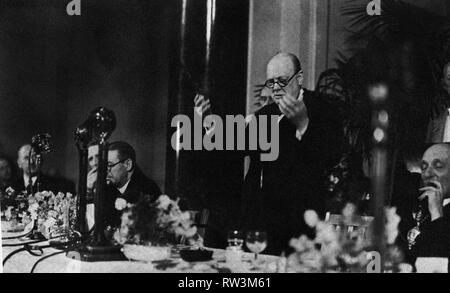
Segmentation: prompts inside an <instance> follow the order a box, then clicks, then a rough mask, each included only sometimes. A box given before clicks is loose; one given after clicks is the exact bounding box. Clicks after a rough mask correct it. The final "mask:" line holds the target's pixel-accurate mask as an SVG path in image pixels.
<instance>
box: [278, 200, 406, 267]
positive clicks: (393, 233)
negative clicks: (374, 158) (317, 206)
mask: <svg viewBox="0 0 450 293" xmlns="http://www.w3.org/2000/svg"><path fill="white" fill-rule="evenodd" d="M355 210H356V208H355V206H353V205H351V204H348V205H347V206H346V207H345V208H344V210H343V212H342V216H343V222H345V221H346V219H350V218H351V217H353V216H354V213H355ZM385 215H386V218H385V239H384V240H385V243H386V251H385V258H384V261H385V268H388V270H390V271H393V272H401V271H411V270H412V267H411V266H409V265H407V264H404V263H402V259H403V256H402V253H401V251H400V250H399V249H398V247H397V246H396V245H395V240H396V238H397V235H398V224H399V222H400V217H399V216H398V215H397V214H396V209H395V208H386V210H385ZM304 217H305V221H306V223H307V224H308V225H309V226H310V227H312V228H314V229H315V231H316V236H315V239H310V238H308V237H307V236H304V235H303V236H300V237H299V238H294V239H291V241H290V246H291V247H292V248H293V249H294V253H292V254H291V255H289V257H288V258H287V261H286V270H287V271H288V272H315V273H320V272H366V271H367V267H368V265H369V262H370V260H371V257H370V256H371V255H370V254H369V253H370V252H371V251H372V250H373V243H374V242H373V239H372V238H371V236H368V237H366V236H365V235H372V233H371V230H372V229H373V226H369V228H368V231H367V233H361V231H359V230H355V231H352V232H348V231H347V230H345V229H340V230H338V229H336V228H335V227H334V226H333V225H332V224H330V223H328V222H324V221H321V220H320V219H319V217H318V215H317V213H316V212H314V211H306V212H305V215H304Z"/></svg>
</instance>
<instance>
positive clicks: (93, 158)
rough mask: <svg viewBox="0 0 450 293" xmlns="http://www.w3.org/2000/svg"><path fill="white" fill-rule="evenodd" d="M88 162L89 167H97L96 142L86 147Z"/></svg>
mask: <svg viewBox="0 0 450 293" xmlns="http://www.w3.org/2000/svg"><path fill="white" fill-rule="evenodd" d="M88 163H89V168H90V169H91V170H92V169H97V165H98V144H92V145H89V147H88Z"/></svg>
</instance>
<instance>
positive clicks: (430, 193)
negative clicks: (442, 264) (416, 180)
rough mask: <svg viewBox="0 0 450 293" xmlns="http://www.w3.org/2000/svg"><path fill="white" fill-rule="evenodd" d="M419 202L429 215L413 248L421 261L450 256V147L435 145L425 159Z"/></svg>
mask: <svg viewBox="0 0 450 293" xmlns="http://www.w3.org/2000/svg"><path fill="white" fill-rule="evenodd" d="M422 181H423V185H424V187H423V188H421V189H420V192H421V194H420V196H419V200H420V201H422V206H424V207H426V206H427V210H428V213H427V214H426V215H425V216H424V217H423V222H424V223H423V224H421V225H420V231H421V233H420V234H419V236H418V237H417V238H416V244H415V246H414V249H415V255H416V256H418V257H449V256H450V205H449V204H448V203H449V202H450V144H446V143H441V144H435V145H433V146H431V147H430V148H428V149H427V150H426V151H425V153H424V155H423V158H422Z"/></svg>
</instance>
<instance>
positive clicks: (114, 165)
mask: <svg viewBox="0 0 450 293" xmlns="http://www.w3.org/2000/svg"><path fill="white" fill-rule="evenodd" d="M135 166H136V152H135V151H134V149H133V147H132V146H131V145H129V144H128V143H126V142H123V141H116V142H113V143H111V144H110V145H109V151H108V175H107V178H106V179H107V181H108V184H111V185H113V186H115V187H117V188H121V187H122V186H124V185H125V184H126V183H127V182H128V180H130V178H131V175H132V173H133V170H134V168H135Z"/></svg>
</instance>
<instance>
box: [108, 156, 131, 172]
mask: <svg viewBox="0 0 450 293" xmlns="http://www.w3.org/2000/svg"><path fill="white" fill-rule="evenodd" d="M126 160H128V158H126V159H123V160H120V161H118V162H116V163H114V164H112V165H110V164H107V165H106V170H111V169H112V168H114V167H115V166H117V165H119V164H120V163H123V162H125V161H126Z"/></svg>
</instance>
